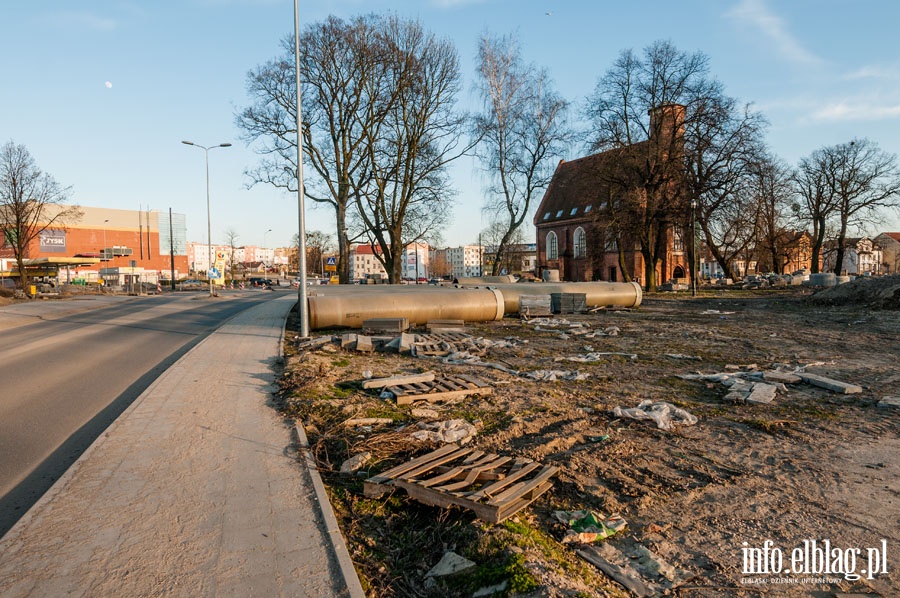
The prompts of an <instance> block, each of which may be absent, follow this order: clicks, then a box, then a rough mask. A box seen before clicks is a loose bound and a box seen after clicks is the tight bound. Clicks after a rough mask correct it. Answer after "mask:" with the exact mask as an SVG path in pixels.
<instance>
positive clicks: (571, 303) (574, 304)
mask: <svg viewBox="0 0 900 598" xmlns="http://www.w3.org/2000/svg"><path fill="white" fill-rule="evenodd" d="M586 302H587V295H586V294H585V293H550V311H551V312H553V313H555V314H580V313H584V311H585V309H586Z"/></svg>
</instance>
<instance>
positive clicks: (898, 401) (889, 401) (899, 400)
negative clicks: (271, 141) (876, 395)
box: [878, 395, 900, 407]
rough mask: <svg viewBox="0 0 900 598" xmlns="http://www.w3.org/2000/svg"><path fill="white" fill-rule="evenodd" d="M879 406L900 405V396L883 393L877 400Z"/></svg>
mask: <svg viewBox="0 0 900 598" xmlns="http://www.w3.org/2000/svg"><path fill="white" fill-rule="evenodd" d="M878 406H879V407H900V396H891V395H885V396H883V397H881V400H880V401H878Z"/></svg>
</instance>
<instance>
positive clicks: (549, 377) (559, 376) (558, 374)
mask: <svg viewBox="0 0 900 598" xmlns="http://www.w3.org/2000/svg"><path fill="white" fill-rule="evenodd" d="M523 375H524V376H525V377H526V378H531V379H532V380H543V381H545V382H554V381H556V380H587V379H588V378H590V377H591V375H590V374H584V373H582V372H579V371H577V370H575V371H571V370H534V371H533V372H525V373H524V374H523Z"/></svg>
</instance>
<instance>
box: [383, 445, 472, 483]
mask: <svg viewBox="0 0 900 598" xmlns="http://www.w3.org/2000/svg"><path fill="white" fill-rule="evenodd" d="M458 449H459V446H457V445H455V444H445V445H444V446H442V447H440V448H439V449H436V450H433V451H431V452H430V453H428V454H425V455H422V456H421V457H416V458H415V459H413V460H412V461H407V462H406V463H401V464H400V465H398V466H396V467H393V468H391V469H389V470H387V471H383V472H381V473H380V474H378V475H375V476H372V477H371V478H369V479H368V480H366V481H367V482H370V481H371V482H373V483H381V482H386V481H389V480H392V479H393V478H395V477H397V476H398V475H400V474H402V473H404V472H406V471H409V470H410V469H413V468H415V467H418V466H419V465H421V464H422V463H428V462H429V461H432V460H434V459H438V458H440V457H443V456H444V455H447V454H448V453H452V452H454V451H457V450H458Z"/></svg>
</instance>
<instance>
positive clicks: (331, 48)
mask: <svg viewBox="0 0 900 598" xmlns="http://www.w3.org/2000/svg"><path fill="white" fill-rule="evenodd" d="M381 26H382V20H381V18H380V17H377V16H374V15H370V16H363V17H357V18H355V19H353V20H352V21H350V22H346V21H344V20H342V19H339V18H337V17H334V16H331V17H328V18H327V19H326V20H325V21H323V22H321V23H315V24H313V25H311V26H309V27H308V28H307V29H306V30H305V31H304V33H303V36H302V38H301V46H300V51H301V62H300V63H301V65H302V66H301V70H302V72H301V73H300V75H301V85H302V86H303V96H302V97H303V106H302V109H303V117H304V123H303V146H304V147H303V150H304V158H305V161H308V165H309V166H311V167H312V169H311V174H312V176H311V177H309V179H308V180H307V181H304V183H305V188H304V192H305V193H306V196H307V197H309V198H310V199H311V200H313V201H315V202H317V203H320V204H323V205H329V206H331V207H332V209H333V210H334V216H335V232H336V236H337V240H338V253H339V257H340V260H339V265H338V270H339V276H340V280H341V282H342V283H346V282H349V278H350V260H349V257H350V239H349V238H348V235H347V230H348V222H347V221H348V213H347V212H348V208H350V207H351V206H352V199H351V198H352V194H351V192H352V189H354V188H355V187H357V186H358V183H357V182H356V181H355V179H357V178H359V177H364V176H368V166H367V164H368V160H369V153H368V151H367V149H366V148H365V144H366V143H367V142H368V140H369V135H370V131H369V129H370V128H372V127H375V126H377V124H376V122H375V121H376V120H377V119H378V118H379V117H380V116H381V115H380V114H379V112H378V111H377V110H373V109H372V107H373V103H374V102H375V98H373V97H371V96H370V95H369V94H370V93H371V90H372V88H373V86H375V87H378V86H379V85H380V81H381V79H382V78H383V77H384V76H385V73H386V71H387V66H388V63H387V62H385V60H384V56H383V55H380V54H379V53H378V51H377V31H378V29H379V28H380V27H381ZM283 46H284V54H283V55H282V56H281V57H280V58H278V59H275V60H272V61H269V62H267V63H265V64H263V65H261V66H259V67H257V68H256V69H255V70H253V71H251V72H250V73H248V75H247V90H248V93H249V94H250V96H251V97H252V98H253V104H252V105H251V106H249V107H247V108H245V109H244V110H243V111H242V112H241V113H240V114H239V115H238V116H237V117H236V122H237V125H238V127H240V128H241V129H243V131H244V138H245V140H247V141H248V142H249V143H256V144H257V148H258V149H257V151H258V152H259V153H260V154H261V155H262V156H263V159H262V160H261V162H260V163H259V165H258V166H257V167H256V168H254V169H252V170H249V171H248V172H247V174H248V176H249V177H250V180H251V184H257V183H267V184H271V185H274V186H276V187H280V188H284V189H287V190H291V191H296V190H297V177H296V172H297V164H296V161H297V160H296V158H297V149H296V136H297V131H296V122H297V119H296V113H297V111H296V99H295V98H296V92H295V77H294V58H293V51H294V48H293V37H291V38H290V39H286V40H285V42H284V44H283ZM373 80H374V81H378V82H379V83H373Z"/></svg>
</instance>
